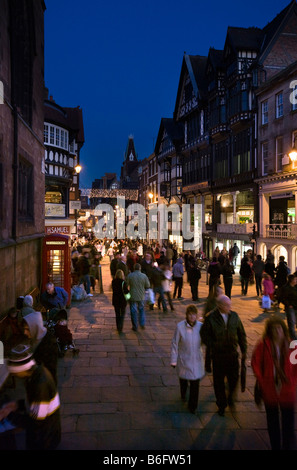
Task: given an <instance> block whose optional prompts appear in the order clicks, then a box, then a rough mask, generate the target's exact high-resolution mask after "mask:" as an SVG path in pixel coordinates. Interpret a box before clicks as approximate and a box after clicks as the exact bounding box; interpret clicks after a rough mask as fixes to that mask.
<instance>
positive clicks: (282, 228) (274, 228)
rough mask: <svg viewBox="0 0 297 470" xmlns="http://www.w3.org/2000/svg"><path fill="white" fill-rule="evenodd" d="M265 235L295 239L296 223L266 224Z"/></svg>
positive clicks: (296, 234) (296, 237)
mask: <svg viewBox="0 0 297 470" xmlns="http://www.w3.org/2000/svg"><path fill="white" fill-rule="evenodd" d="M266 237H267V238H289V239H297V224H269V225H266Z"/></svg>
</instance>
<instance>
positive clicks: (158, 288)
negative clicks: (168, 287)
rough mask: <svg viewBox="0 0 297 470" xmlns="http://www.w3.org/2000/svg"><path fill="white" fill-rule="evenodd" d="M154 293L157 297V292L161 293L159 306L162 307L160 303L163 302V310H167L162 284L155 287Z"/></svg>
mask: <svg viewBox="0 0 297 470" xmlns="http://www.w3.org/2000/svg"><path fill="white" fill-rule="evenodd" d="M154 294H155V297H156V298H157V294H159V298H158V307H159V308H160V304H161V303H162V307H163V311H165V310H167V305H166V300H165V297H164V290H163V287H162V286H160V287H154Z"/></svg>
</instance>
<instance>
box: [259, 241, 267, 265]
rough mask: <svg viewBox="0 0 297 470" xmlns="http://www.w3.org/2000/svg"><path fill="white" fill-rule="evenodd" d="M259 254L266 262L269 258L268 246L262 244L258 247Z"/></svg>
mask: <svg viewBox="0 0 297 470" xmlns="http://www.w3.org/2000/svg"><path fill="white" fill-rule="evenodd" d="M257 251H258V254H259V255H261V256H262V260H263V261H265V260H266V258H267V246H266V244H265V243H260V245H259V247H258V250H257Z"/></svg>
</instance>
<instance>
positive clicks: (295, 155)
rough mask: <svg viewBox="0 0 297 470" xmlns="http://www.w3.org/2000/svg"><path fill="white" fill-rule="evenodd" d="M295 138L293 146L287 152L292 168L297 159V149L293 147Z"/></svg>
mask: <svg viewBox="0 0 297 470" xmlns="http://www.w3.org/2000/svg"><path fill="white" fill-rule="evenodd" d="M295 140H296V137H295V138H294V144H293V148H292V150H291V152H289V157H290V159H291V161H292V163H293V168H295V162H296V161H297V150H296V148H295Z"/></svg>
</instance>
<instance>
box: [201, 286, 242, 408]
mask: <svg viewBox="0 0 297 470" xmlns="http://www.w3.org/2000/svg"><path fill="white" fill-rule="evenodd" d="M200 335H201V340H202V342H203V343H204V344H205V345H206V347H207V351H208V353H209V355H210V357H211V361H212V366H213V384H214V392H215V396H216V403H217V406H218V413H219V415H220V416H223V415H224V412H225V408H226V406H227V404H228V405H229V406H232V405H233V399H234V392H235V389H236V386H237V382H238V378H239V360H238V356H239V354H238V349H240V351H241V359H242V361H243V362H244V361H245V358H246V352H247V339H246V333H245V330H244V327H243V324H242V322H241V320H240V318H239V316H238V314H237V313H236V312H234V311H232V310H231V300H230V299H229V297H227V296H226V295H220V296H219V297H218V299H217V308H215V309H214V310H212V311H211V312H209V313H208V314H207V315H206V316H205V320H204V323H203V325H202V327H201V330H200ZM206 371H207V372H210V366H209V364H206ZM225 377H226V378H227V381H228V388H229V395H228V400H227V397H226V390H225Z"/></svg>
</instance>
